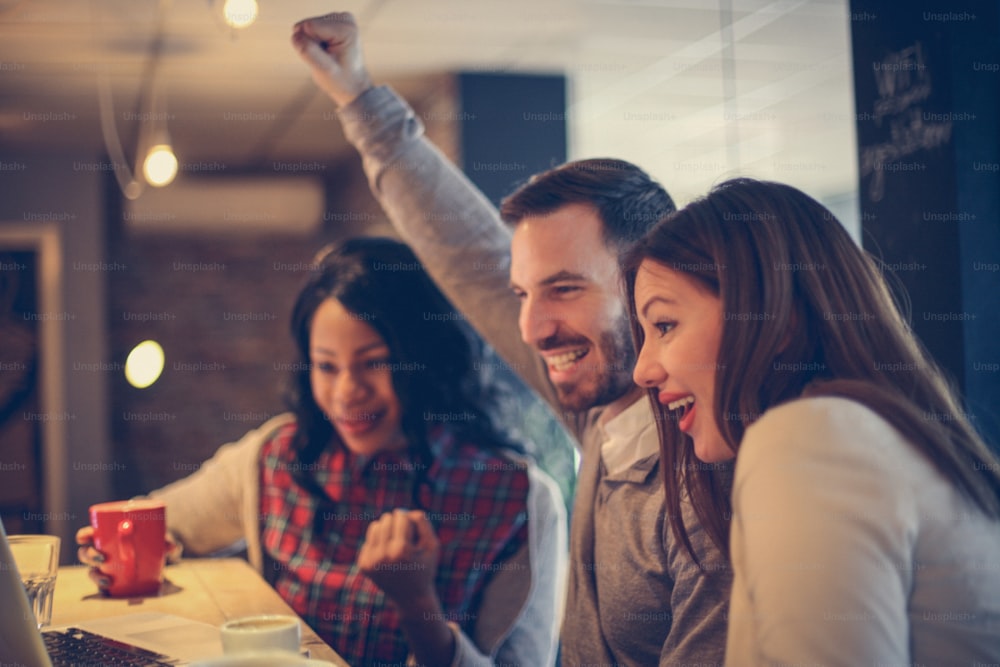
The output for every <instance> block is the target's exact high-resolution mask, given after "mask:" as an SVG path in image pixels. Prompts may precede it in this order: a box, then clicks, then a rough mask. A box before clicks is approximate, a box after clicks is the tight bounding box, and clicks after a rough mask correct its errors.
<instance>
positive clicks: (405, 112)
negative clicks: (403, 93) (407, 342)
mask: <svg viewBox="0 0 1000 667" xmlns="http://www.w3.org/2000/svg"><path fill="white" fill-rule="evenodd" d="M339 115H340V120H341V123H342V124H343V127H344V134H345V135H346V136H347V139H348V141H350V142H351V143H352V144H353V145H354V146H355V147H356V148H357V149H358V151H359V152H360V153H361V157H362V161H363V164H364V169H365V173H366V175H367V176H368V181H369V184H370V185H371V189H372V192H373V193H374V195H375V197H376V199H377V200H378V202H379V204H380V205H381V206H382V208H383V210H384V211H385V212H386V214H387V215H388V216H389V219H390V220H391V221H392V224H393V226H394V227H395V229H396V231H397V232H398V233H399V235H400V236H401V237H402V239H403V240H404V241H405V242H406V243H407V244H409V246H410V247H411V248H413V251H414V252H415V253H416V255H417V257H419V259H420V261H421V262H422V263H423V264H424V266H425V267H426V268H427V271H428V272H429V273H430V275H431V277H432V278H433V279H434V281H435V282H436V283H437V285H438V287H439V288H440V289H441V291H442V292H444V294H445V296H447V297H448V299H449V300H451V302H452V304H454V306H455V307H456V308H457V309H458V310H459V311H460V312H461V313H462V314H463V315H465V317H467V318H468V320H469V322H470V323H471V324H472V325H473V326H474V327H475V328H476V329H477V330H478V331H479V333H480V335H482V336H483V338H485V339H486V340H487V341H488V342H489V343H490V345H492V346H493V347H494V348H495V349H496V350H497V352H498V353H499V354H500V356H501V357H503V359H504V360H505V361H506V362H507V363H508V364H509V365H510V367H511V369H512V370H513V371H514V372H516V373H517V374H518V375H519V376H520V377H521V378H522V379H523V380H524V381H525V382H526V383H527V384H528V386H530V387H531V388H532V389H534V390H535V391H536V392H537V393H538V394H539V395H540V396H541V397H542V398H543V399H545V400H546V401H547V402H548V403H549V404H551V405H552V406H554V407H555V408H556V410H557V412H558V410H559V406H558V403H557V402H556V399H555V391H554V390H553V388H552V385H551V384H550V383H549V380H548V376H547V374H546V372H545V367H544V365H543V363H542V361H541V359H540V358H539V357H538V355H537V354H535V352H534V351H533V350H532V349H531V348H529V347H528V346H527V345H525V344H524V343H523V342H522V341H521V339H520V333H519V331H518V327H517V319H518V310H519V308H520V305H519V303H518V300H517V297H516V296H515V295H514V294H513V292H511V290H510V288H509V282H510V276H509V273H510V230H509V229H508V228H507V227H506V226H505V225H504V224H503V222H502V221H501V220H500V216H499V213H498V212H497V210H496V208H495V207H494V206H493V204H491V203H490V202H489V201H488V200H487V199H486V197H484V196H483V194H482V193H481V192H480V191H479V190H478V189H477V188H476V186H475V185H473V184H472V183H471V182H470V181H469V180H468V179H467V178H466V177H465V175H464V174H462V172H461V171H459V169H458V168H457V167H455V165H453V164H452V163H451V162H449V161H448V160H447V159H446V158H445V157H444V155H442V154H441V152H440V151H439V150H438V149H437V148H436V147H435V146H434V145H433V144H431V142H430V141H429V140H428V139H427V138H426V137H425V136H424V126H423V123H422V122H421V121H420V119H418V118H417V117H416V115H415V114H414V113H413V109H411V108H410V107H409V106H408V105H407V104H406V103H405V102H404V101H403V100H402V99H400V98H399V96H397V95H396V93H394V92H393V91H392V90H391V89H389V88H387V87H378V88H371V89H369V90H368V91H366V92H365V93H363V94H362V95H361V96H359V97H358V98H357V99H356V100H354V101H353V102H352V103H351V104H349V105H347V106H346V107H344V108H343V109H341V110H340V111H339Z"/></svg>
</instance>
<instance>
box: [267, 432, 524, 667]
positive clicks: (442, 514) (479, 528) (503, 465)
mask: <svg viewBox="0 0 1000 667" xmlns="http://www.w3.org/2000/svg"><path fill="white" fill-rule="evenodd" d="M295 428H296V427H295V425H289V426H286V427H285V428H283V429H281V430H280V431H278V433H277V434H276V435H275V436H274V437H273V438H272V439H271V440H270V441H268V442H267V443H265V445H264V446H263V448H262V450H261V457H262V461H261V462H262V465H261V490H262V491H261V507H260V509H261V514H260V516H261V528H262V542H263V546H264V552H265V554H266V559H267V568H268V572H267V573H266V574H267V577H268V579H269V580H270V581H272V583H273V585H274V587H275V588H276V589H277V591H278V592H279V593H280V594H281V596H282V597H283V598H284V599H285V601H286V602H287V603H288V604H289V605H290V606H291V607H292V608H293V609H294V610H295V611H296V612H297V613H298V614H299V616H301V617H302V618H303V619H305V620H306V622H307V623H309V625H310V626H312V628H313V629H314V630H315V631H316V633H317V634H318V635H319V636H320V637H322V638H323V640H324V641H325V642H327V643H328V644H329V645H330V646H332V647H333V648H334V649H335V650H336V651H337V652H338V653H339V654H340V655H342V656H343V657H344V658H345V659H346V660H347V661H348V662H349V663H351V664H352V665H372V664H379V665H396V664H398V665H404V664H405V662H406V657H407V655H408V653H409V651H408V648H407V644H406V639H405V635H404V634H403V632H402V630H401V629H400V625H399V617H398V614H397V612H396V610H395V609H394V608H393V606H392V605H391V604H390V603H389V601H388V600H387V599H386V597H385V595H384V594H383V593H382V591H381V590H380V589H379V588H378V587H377V586H375V584H374V583H372V582H371V580H369V579H368V578H367V577H365V576H364V575H363V574H362V573H361V572H360V571H359V570H358V567H357V565H356V563H355V561H356V560H357V555H358V550H359V549H360V548H361V545H362V544H363V542H364V537H365V531H366V530H367V529H368V524H369V523H371V522H372V521H374V520H375V519H377V518H378V517H380V516H381V515H382V514H383V513H384V512H388V511H391V510H393V509H396V508H411V509H412V508H414V506H415V505H416V506H417V507H416V508H417V509H422V510H424V511H425V512H426V513H427V515H428V518H429V519H430V521H431V523H432V524H433V525H434V530H435V532H436V533H437V537H438V540H440V542H441V560H440V564H439V565H438V570H437V575H436V588H437V594H438V597H439V598H440V600H441V606H442V609H443V610H444V614H445V620H448V621H453V622H455V623H457V624H458V625H459V626H460V627H461V628H462V630H463V631H465V632H466V633H469V632H470V630H471V629H472V628H473V626H475V623H476V620H477V617H478V614H479V598H480V596H481V594H482V591H483V588H484V587H485V586H486V583H487V582H488V580H489V578H490V574H491V573H492V572H495V571H496V570H497V569H498V567H497V566H498V565H499V564H500V563H502V562H503V561H504V560H505V559H506V558H508V557H509V556H510V555H512V554H513V553H514V552H515V551H517V550H518V549H519V548H520V547H521V546H522V545H523V544H524V543H525V540H527V530H528V529H527V496H528V475H527V472H526V470H525V467H524V465H523V464H521V463H514V462H513V461H512V460H511V459H507V458H505V457H503V456H500V455H498V454H496V453H493V452H490V451H484V450H482V449H480V448H479V447H477V446H476V445H473V444H470V443H460V442H456V441H455V438H454V437H453V435H452V433H451V431H450V430H449V429H447V428H445V427H437V428H435V429H434V431H433V433H432V435H431V438H430V442H429V445H430V450H431V453H432V456H433V460H432V463H431V464H430V466H429V467H428V468H427V469H426V471H423V470H421V469H420V466H421V464H420V463H418V462H416V461H415V460H414V459H412V458H411V457H410V456H409V455H408V453H406V452H400V453H394V452H385V453H380V454H377V455H375V456H374V457H371V458H367V457H363V456H358V455H356V454H353V453H351V452H350V451H348V450H346V449H345V448H343V447H336V448H333V447H331V448H328V449H327V450H325V451H324V452H323V454H322V455H320V457H319V459H318V460H317V461H316V463H315V464H309V465H304V464H301V463H299V462H298V461H297V460H296V457H295V453H294V451H293V450H292V448H291V441H292V435H293V434H294V433H295ZM418 472H426V475H424V476H423V479H422V480H421V481H420V486H419V490H418V492H417V494H416V496H415V495H414V492H413V491H414V485H415V483H416V482H417V480H418V477H419V475H418ZM415 500H416V502H415Z"/></svg>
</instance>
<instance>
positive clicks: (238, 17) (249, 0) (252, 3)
mask: <svg viewBox="0 0 1000 667" xmlns="http://www.w3.org/2000/svg"><path fill="white" fill-rule="evenodd" d="M222 15H223V16H224V17H225V19H226V23H228V24H229V25H230V27H233V28H236V29H237V30H240V29H242V28H246V27H247V26H248V25H250V24H251V23H253V22H254V21H256V20H257V0H226V4H225V5H223V6H222Z"/></svg>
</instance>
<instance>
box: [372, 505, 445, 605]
mask: <svg viewBox="0 0 1000 667" xmlns="http://www.w3.org/2000/svg"><path fill="white" fill-rule="evenodd" d="M440 552H441V544H440V542H438V539H437V535H435V534H434V527H433V526H431V522H430V521H429V520H428V519H427V515H426V514H424V513H423V512H421V511H419V510H403V509H397V510H395V511H393V512H386V513H385V514H383V515H382V516H381V517H379V518H378V520H376V521H373V522H372V523H371V525H369V526H368V533H367V534H366V535H365V543H364V545H363V546H362V547H361V551H359V552H358V567H359V568H361V571H362V572H364V573H365V575H366V576H367V577H368V578H369V579H371V580H372V581H373V582H375V585H377V586H378V587H379V588H381V589H382V591H383V592H384V593H385V594H386V595H387V596H388V597H389V598H390V599H391V600H392V601H393V602H395V603H396V606H397V607H399V608H400V611H401V612H403V613H404V614H405V613H407V612H408V611H409V612H411V613H413V612H416V611H418V610H420V611H429V610H430V609H431V608H433V609H434V610H436V611H437V612H438V613H440V610H439V604H438V600H437V593H436V592H435V590H434V577H435V575H436V574H437V566H438V558H439V556H440ZM428 604H430V606H429V607H428V606H427V605H428Z"/></svg>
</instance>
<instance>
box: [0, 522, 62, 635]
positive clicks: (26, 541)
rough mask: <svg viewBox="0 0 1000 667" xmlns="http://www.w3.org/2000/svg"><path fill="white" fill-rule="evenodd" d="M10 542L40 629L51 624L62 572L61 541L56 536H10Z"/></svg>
mask: <svg viewBox="0 0 1000 667" xmlns="http://www.w3.org/2000/svg"><path fill="white" fill-rule="evenodd" d="M9 540H10V550H11V552H12V553H13V554H14V563H16V564H17V569H18V572H20V574H21V582H22V583H24V589H25V591H27V593H28V602H29V604H30V605H31V610H32V612H34V614H35V622H36V623H37V624H38V627H39V629H41V628H43V627H45V626H46V625H48V624H49V623H50V622H51V621H52V594H53V592H54V591H55V588H56V573H57V572H58V570H59V538H58V537H56V536H54V535H11V536H9Z"/></svg>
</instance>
